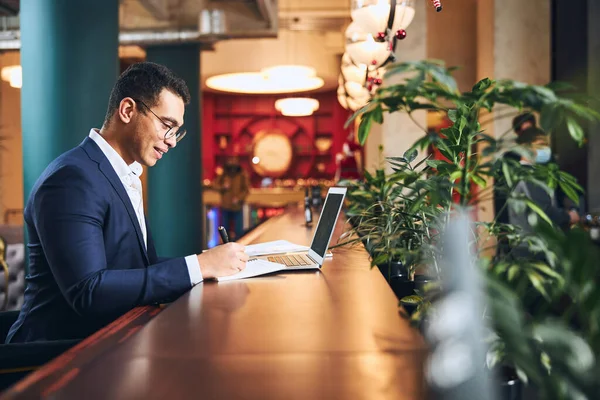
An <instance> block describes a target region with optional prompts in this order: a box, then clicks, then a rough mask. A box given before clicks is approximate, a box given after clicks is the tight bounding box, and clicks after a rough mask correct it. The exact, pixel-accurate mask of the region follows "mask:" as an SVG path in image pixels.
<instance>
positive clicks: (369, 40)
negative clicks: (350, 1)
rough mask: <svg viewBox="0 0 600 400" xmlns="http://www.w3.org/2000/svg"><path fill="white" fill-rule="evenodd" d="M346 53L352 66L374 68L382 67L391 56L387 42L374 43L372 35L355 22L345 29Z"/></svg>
mask: <svg viewBox="0 0 600 400" xmlns="http://www.w3.org/2000/svg"><path fill="white" fill-rule="evenodd" d="M346 52H347V53H348V55H349V56H350V58H351V59H352V61H353V62H354V64H357V65H360V64H365V65H368V66H369V67H374V68H378V67H381V66H382V65H384V64H385V63H386V62H387V61H388V60H389V59H390V57H391V55H392V49H391V48H390V46H389V44H388V43H387V42H376V41H375V39H373V35H371V34H370V33H367V32H365V31H364V30H362V28H361V27H360V26H359V25H358V24H357V23H355V22H352V23H351V24H350V25H348V28H347V29H346Z"/></svg>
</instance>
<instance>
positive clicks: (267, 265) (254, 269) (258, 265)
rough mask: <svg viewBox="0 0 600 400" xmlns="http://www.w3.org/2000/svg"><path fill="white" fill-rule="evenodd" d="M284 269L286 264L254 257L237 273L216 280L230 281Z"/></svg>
mask: <svg viewBox="0 0 600 400" xmlns="http://www.w3.org/2000/svg"><path fill="white" fill-rule="evenodd" d="M284 269H286V266H285V265H283V264H277V263H273V262H270V261H267V260H261V259H254V260H250V261H248V262H247V263H246V268H245V269H244V270H243V271H240V272H238V273H237V274H233V275H229V276H223V277H220V278H217V281H219V282H223V281H232V280H235V279H244V278H252V277H253V276H259V275H264V274H269V273H271V272H276V271H282V270H284Z"/></svg>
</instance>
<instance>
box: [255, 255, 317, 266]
mask: <svg viewBox="0 0 600 400" xmlns="http://www.w3.org/2000/svg"><path fill="white" fill-rule="evenodd" d="M267 260H269V261H271V262H275V263H279V264H284V265H287V266H288V267H300V266H303V265H314V264H315V262H314V261H312V260H311V259H310V258H308V257H307V256H306V255H304V254H289V255H287V256H270V257H267Z"/></svg>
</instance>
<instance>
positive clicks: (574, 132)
mask: <svg viewBox="0 0 600 400" xmlns="http://www.w3.org/2000/svg"><path fill="white" fill-rule="evenodd" d="M567 129H568V130H569V134H570V135H571V137H572V138H573V139H575V141H576V142H577V143H579V144H580V145H581V144H583V139H584V137H585V134H584V133H583V128H582V127H581V125H579V124H578V123H577V121H575V119H573V118H570V117H569V118H567Z"/></svg>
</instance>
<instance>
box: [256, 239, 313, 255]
mask: <svg viewBox="0 0 600 400" xmlns="http://www.w3.org/2000/svg"><path fill="white" fill-rule="evenodd" d="M306 250H308V246H300V245H299V244H295V243H292V242H288V241H287V240H274V241H272V242H265V243H257V244H250V245H248V246H246V254H248V255H249V256H250V257H256V256H262V255H265V254H281V253H291V252H294V251H306Z"/></svg>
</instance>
